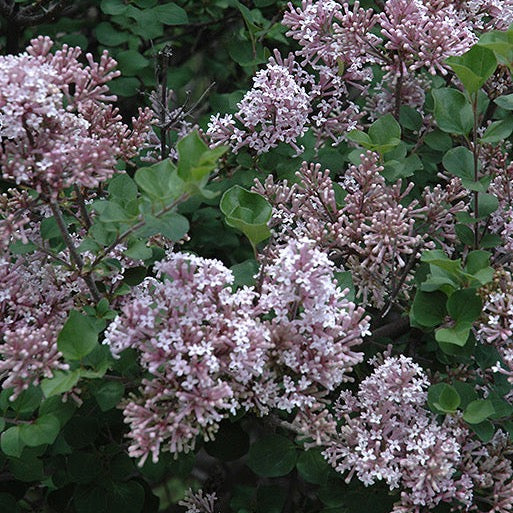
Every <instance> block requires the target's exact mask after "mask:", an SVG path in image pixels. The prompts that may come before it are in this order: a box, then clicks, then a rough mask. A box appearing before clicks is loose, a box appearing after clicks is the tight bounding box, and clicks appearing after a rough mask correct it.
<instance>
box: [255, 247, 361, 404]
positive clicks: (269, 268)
mask: <svg viewBox="0 0 513 513" xmlns="http://www.w3.org/2000/svg"><path fill="white" fill-rule="evenodd" d="M334 271H335V266H334V264H333V263H332V262H331V261H330V260H329V259H328V257H327V255H326V254H325V253H323V252H321V251H319V250H318V249H317V248H315V247H314V246H313V244H312V242H311V241H309V240H308V239H305V240H294V239H291V240H290V241H288V243H287V244H286V245H285V246H284V247H283V248H281V249H280V250H279V252H278V254H277V256H276V258H274V259H273V260H272V261H271V262H270V263H268V264H267V265H266V266H265V267H264V273H265V274H264V280H263V283H262V287H261V294H260V298H259V302H258V306H257V308H258V309H259V310H260V312H261V313H263V314H264V315H268V314H269V313H271V314H272V319H271V320H270V321H266V327H267V328H268V330H269V333H270V339H271V342H272V348H271V351H270V354H271V356H270V358H271V362H272V372H273V373H274V374H276V376H275V377H274V379H273V380H272V388H273V389H274V388H275V387H276V385H277V384H279V387H280V388H281V389H283V390H284V391H283V392H281V393H280V394H279V395H278V396H276V397H275V398H273V397H272V395H273V394H276V392H273V393H272V394H269V393H268V392H267V391H263V392H262V393H260V394H258V395H259V397H262V394H265V396H266V397H268V398H269V399H268V401H266V402H267V403H268V404H269V405H271V406H276V407H277V408H279V409H282V410H286V411H289V412H290V411H292V410H293V409H294V408H296V407H299V408H304V407H312V406H314V404H315V403H316V401H315V400H314V399H315V397H316V394H315V391H316V389H319V387H320V389H321V390H327V391H331V390H334V389H335V387H337V386H338V385H339V384H340V383H342V382H344V381H346V380H347V379H348V377H347V373H349V372H351V370H352V367H353V366H354V365H356V364H358V363H360V362H361V361H362V358H363V355H362V353H357V352H354V347H355V346H357V345H359V344H360V343H361V341H362V337H363V336H365V335H368V334H370V332H369V318H368V317H364V310H363V309H362V308H361V307H356V306H355V304H354V303H353V302H351V301H348V300H347V299H346V295H347V292H348V290H341V289H339V288H338V287H337V284H336V281H335V280H334ZM280 376H281V377H280Z"/></svg>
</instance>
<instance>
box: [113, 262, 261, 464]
mask: <svg viewBox="0 0 513 513" xmlns="http://www.w3.org/2000/svg"><path fill="white" fill-rule="evenodd" d="M157 270H158V272H159V275H160V276H161V277H162V278H163V281H160V282H157V281H155V280H153V279H147V280H146V281H145V283H144V285H143V287H142V290H140V292H139V294H138V296H136V297H134V298H133V300H132V301H131V302H128V303H127V304H126V306H125V307H124V308H123V314H122V315H121V316H119V317H118V318H117V319H115V320H114V322H113V323H112V324H111V326H110V327H109V329H108V332H107V336H106V340H105V341H106V343H108V344H109V345H110V347H111V350H112V351H113V353H114V354H117V353H119V352H120V351H122V350H123V349H125V348H127V347H132V348H134V349H137V350H138V351H139V352H140V354H141V357H140V362H141V364H142V366H143V367H144V368H145V369H146V370H147V371H148V372H150V373H151V374H152V376H153V377H152V378H149V379H145V380H144V381H143V386H142V397H141V398H139V399H135V398H134V400H132V401H130V402H129V403H128V404H127V405H126V406H125V410H124V413H125V418H126V421H127V422H128V423H130V424H131V432H130V435H129V436H130V437H131V438H132V445H131V447H130V454H131V455H132V456H133V457H142V461H144V459H146V457H147V455H148V454H149V453H151V454H152V455H153V459H154V461H156V460H157V458H158V454H159V451H160V450H161V449H164V448H166V449H167V450H169V451H171V452H173V453H176V452H180V451H188V450H189V449H191V448H192V447H193V446H194V442H195V438H196V436H197V435H198V434H200V433H201V434H202V435H203V436H204V437H205V438H206V439H209V438H211V437H212V436H213V434H214V433H215V431H216V430H217V428H218V426H219V422H220V421H221V420H222V419H223V418H224V417H226V416H227V415H229V414H230V413H235V411H236V410H237V409H238V408H239V407H240V406H241V403H243V401H244V395H245V384H247V383H248V382H249V381H251V379H252V378H253V377H254V376H256V375H258V374H259V373H261V372H262V369H263V367H264V364H265V359H266V350H267V348H268V347H269V345H270V342H269V336H268V333H267V331H266V330H265V328H264V326H263V325H262V324H261V323H260V322H259V320H258V319H255V317H254V316H253V306H252V303H253V299H254V293H253V292H252V291H250V290H246V289H244V290H241V291H239V292H238V293H236V294H232V292H231V288H230V285H231V283H232V281H233V276H232V275H231V273H230V271H229V270H228V269H226V268H225V267H224V266H223V265H222V264H221V262H219V261H217V260H210V261H209V260H204V259H202V258H199V257H195V256H193V255H181V254H175V255H170V257H169V258H168V259H167V260H165V261H163V262H160V263H159V264H157Z"/></svg>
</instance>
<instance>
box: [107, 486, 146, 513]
mask: <svg viewBox="0 0 513 513" xmlns="http://www.w3.org/2000/svg"><path fill="white" fill-rule="evenodd" d="M144 495H145V494H144V488H143V487H142V485H141V484H139V483H138V482H137V481H134V480H131V481H127V482H125V483H120V482H115V483H112V488H111V489H110V490H109V493H108V495H107V505H108V506H107V511H111V512H112V513H118V512H119V513H141V510H142V507H143V504H144Z"/></svg>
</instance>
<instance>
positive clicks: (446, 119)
mask: <svg viewBox="0 0 513 513" xmlns="http://www.w3.org/2000/svg"><path fill="white" fill-rule="evenodd" d="M432 95H433V98H434V100H435V108H434V115H435V119H436V122H437V123H438V127H439V128H440V130H443V131H444V132H448V133H451V134H458V135H467V134H468V133H469V132H470V130H472V127H473V126H474V117H473V113H472V107H471V105H470V103H469V102H468V101H467V99H466V98H465V95H464V94H463V93H461V92H460V91H458V90H457V89H450V88H442V89H434V90H433V91H432Z"/></svg>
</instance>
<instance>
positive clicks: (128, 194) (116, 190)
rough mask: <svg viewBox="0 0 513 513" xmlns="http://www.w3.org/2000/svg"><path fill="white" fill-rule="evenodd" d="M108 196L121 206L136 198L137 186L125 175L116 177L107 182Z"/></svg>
mask: <svg viewBox="0 0 513 513" xmlns="http://www.w3.org/2000/svg"><path fill="white" fill-rule="evenodd" d="M108 191H109V194H110V195H111V196H112V197H113V198H115V199H116V200H118V201H121V202H122V203H123V204H125V203H127V202H128V201H130V200H133V199H135V198H137V185H136V184H135V182H134V181H133V180H132V178H130V177H129V176H128V175H127V174H124V173H123V174H120V175H116V176H115V177H114V178H112V180H111V181H110V182H109V187H108Z"/></svg>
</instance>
